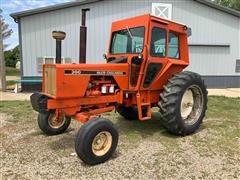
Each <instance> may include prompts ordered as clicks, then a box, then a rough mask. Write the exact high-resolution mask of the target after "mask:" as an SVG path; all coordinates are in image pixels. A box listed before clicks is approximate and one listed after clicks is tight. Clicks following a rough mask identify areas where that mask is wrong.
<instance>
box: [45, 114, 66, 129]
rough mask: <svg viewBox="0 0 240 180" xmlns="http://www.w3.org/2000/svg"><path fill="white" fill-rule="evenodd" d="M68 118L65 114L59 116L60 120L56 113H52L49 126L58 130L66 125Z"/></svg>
mask: <svg viewBox="0 0 240 180" xmlns="http://www.w3.org/2000/svg"><path fill="white" fill-rule="evenodd" d="M65 121H66V118H65V116H64V115H63V114H61V115H59V117H58V119H57V117H56V114H55V113H52V114H50V115H49V117H48V124H49V126H50V127H51V128H53V129H58V128H60V127H62V126H63V125H64V123H65Z"/></svg>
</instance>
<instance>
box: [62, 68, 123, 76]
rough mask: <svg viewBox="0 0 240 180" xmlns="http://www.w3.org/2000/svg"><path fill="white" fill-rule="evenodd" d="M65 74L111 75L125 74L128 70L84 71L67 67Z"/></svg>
mask: <svg viewBox="0 0 240 180" xmlns="http://www.w3.org/2000/svg"><path fill="white" fill-rule="evenodd" d="M64 74H65V75H81V74H84V75H86V74H90V75H109V76H123V75H126V72H122V71H84V70H78V69H72V70H70V69H67V70H65V71H64Z"/></svg>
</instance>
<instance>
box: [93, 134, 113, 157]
mask: <svg viewBox="0 0 240 180" xmlns="http://www.w3.org/2000/svg"><path fill="white" fill-rule="evenodd" d="M111 146H112V135H111V133H109V132H108V131H102V132H100V133H98V134H97V135H96V136H95V137H94V139H93V142H92V152H93V153H94V154H95V155H96V156H103V155H105V154H106V153H107V152H108V151H109V150H110V148H111Z"/></svg>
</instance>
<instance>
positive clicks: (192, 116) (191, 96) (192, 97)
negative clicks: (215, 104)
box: [180, 85, 203, 125]
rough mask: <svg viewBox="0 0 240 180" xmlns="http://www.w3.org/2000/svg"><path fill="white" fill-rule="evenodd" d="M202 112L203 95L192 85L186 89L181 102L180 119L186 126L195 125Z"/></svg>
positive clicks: (197, 87)
mask: <svg viewBox="0 0 240 180" xmlns="http://www.w3.org/2000/svg"><path fill="white" fill-rule="evenodd" d="M202 110H203V93H202V90H201V88H200V87H199V86H197V85H192V86H190V87H189V88H187V89H186V91H185V92H184V94H183V96H182V100H181V107H180V112H181V117H182V119H183V121H184V123H186V124H187V125H193V124H195V123H196V122H197V121H198V119H199V117H200V115H201V113H202Z"/></svg>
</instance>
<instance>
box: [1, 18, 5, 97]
mask: <svg viewBox="0 0 240 180" xmlns="http://www.w3.org/2000/svg"><path fill="white" fill-rule="evenodd" d="M0 24H1V25H0V77H1V83H0V89H1V90H2V91H3V92H5V91H6V68H5V60H4V52H3V36H2V17H1V16H0Z"/></svg>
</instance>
